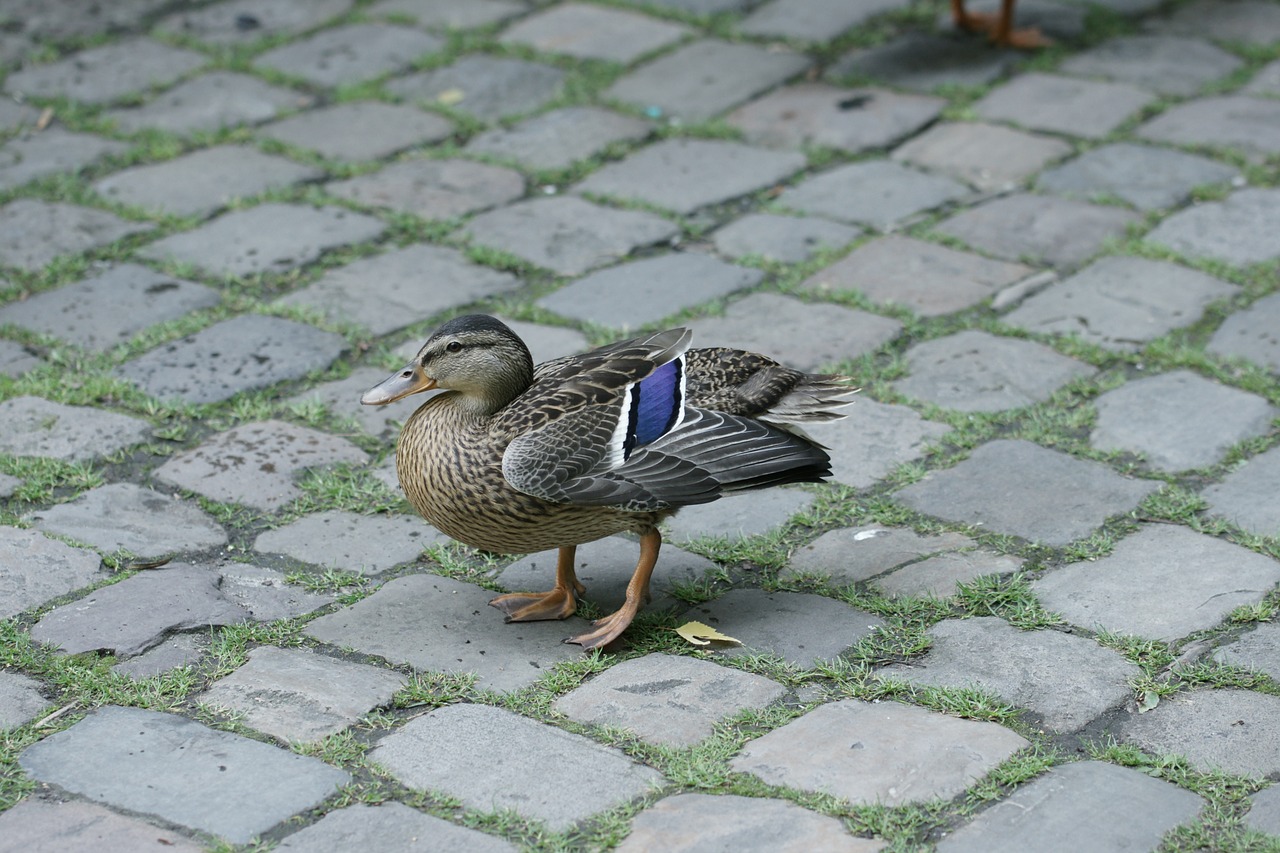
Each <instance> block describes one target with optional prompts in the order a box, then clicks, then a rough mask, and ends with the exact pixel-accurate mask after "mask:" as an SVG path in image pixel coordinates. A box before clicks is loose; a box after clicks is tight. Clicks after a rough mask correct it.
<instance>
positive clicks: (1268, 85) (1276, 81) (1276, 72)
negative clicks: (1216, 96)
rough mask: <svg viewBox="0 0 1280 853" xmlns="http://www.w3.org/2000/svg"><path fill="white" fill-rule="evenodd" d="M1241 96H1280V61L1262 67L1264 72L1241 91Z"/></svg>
mask: <svg viewBox="0 0 1280 853" xmlns="http://www.w3.org/2000/svg"><path fill="white" fill-rule="evenodd" d="M1240 94H1242V95H1272V96H1276V95H1280V59H1277V60H1275V61H1274V62H1269V63H1267V64H1266V65H1264V66H1262V70H1261V71H1259V72H1258V73H1257V74H1255V75H1253V79H1252V80H1250V81H1249V82H1248V83H1247V84H1246V85H1245V86H1243V87H1242V88H1241V89H1240Z"/></svg>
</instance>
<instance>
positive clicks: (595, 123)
mask: <svg viewBox="0 0 1280 853" xmlns="http://www.w3.org/2000/svg"><path fill="white" fill-rule="evenodd" d="M652 130H653V126H652V125H651V124H650V123H649V122H647V121H644V120H642V119H638V118H634V117H632V116H626V115H621V114H619V113H615V112H612V111H610V110H606V109H602V108H600V107H593V106H581V107H561V108H560V109H556V110H551V111H550V112H545V113H542V114H541V115H536V116H533V117H532V118H529V119H525V120H524V121H522V122H520V123H519V124H517V125H515V126H514V127H509V128H507V127H495V128H494V129H492V130H487V131H485V132H484V133H481V134H479V135H477V136H476V137H474V138H473V139H472V140H471V141H470V142H468V143H467V151H470V152H474V153H477V154H492V155H494V156H495V157H504V158H507V159H509V160H515V161H516V162H518V163H520V164H521V165H522V166H526V167H529V168H532V169H567V168H568V167H569V166H571V165H573V164H574V163H576V162H577V161H579V160H582V159H585V158H587V157H590V156H591V155H592V154H595V153H596V152H597V151H600V150H601V149H603V148H605V147H607V146H609V145H611V144H613V143H615V142H633V141H635V140H639V139H644V138H645V137H646V136H648V135H649V134H650V133H651V132H652Z"/></svg>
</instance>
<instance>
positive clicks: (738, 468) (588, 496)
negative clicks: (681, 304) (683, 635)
mask: <svg viewBox="0 0 1280 853" xmlns="http://www.w3.org/2000/svg"><path fill="white" fill-rule="evenodd" d="M692 337H693V336H692V333H691V332H690V331H689V330H688V329H685V328H675V329H668V330H666V331H661V332H656V333H652V334H646V335H642V336H640V337H635V338H632V339H630V340H625V341H621V342H619V343H614V344H610V345H607V346H603V347H600V348H598V349H594V350H591V351H589V352H585V353H582V354H580V355H571V356H565V357H562V358H558V359H554V360H551V361H547V362H544V363H542V364H539V365H537V366H535V365H534V362H533V358H532V356H531V355H530V352H529V348H528V347H527V346H526V345H525V343H524V341H522V340H521V339H520V337H519V336H518V335H517V334H516V333H515V332H514V331H512V330H511V328H510V327H509V326H507V325H506V324H505V323H503V322H502V321H501V320H499V319H497V318H495V317H491V316H488V315H485V314H468V315H464V316H460V317H456V318H454V319H452V320H449V321H448V322H446V323H445V324H444V325H442V326H440V328H439V329H437V330H436V331H435V332H434V333H433V334H432V335H431V336H430V337H429V338H428V339H427V341H426V343H424V344H423V345H422V347H421V348H420V349H419V350H418V353H417V355H416V356H414V358H413V360H412V361H411V362H409V363H408V364H407V365H405V366H404V367H403V368H402V369H401V370H398V371H396V372H395V373H393V374H391V375H390V376H389V377H387V378H386V379H385V380H383V381H382V382H380V383H379V384H377V385H376V386H374V387H373V388H371V389H369V390H368V391H367V392H365V394H364V395H363V396H362V397H361V400H360V402H361V403H362V404H364V405H371V406H379V405H386V404H388V403H392V402H394V401H396V400H400V399H403V398H404V397H407V396H409V395H411V394H418V393H422V392H426V391H432V390H437V389H439V390H441V391H442V393H437V394H436V395H434V396H432V397H431V398H429V399H427V400H426V401H425V402H424V403H423V404H422V405H421V406H419V407H418V408H417V409H416V410H415V411H414V413H413V414H412V415H411V416H410V417H409V418H408V419H407V420H406V421H405V423H404V426H403V428H402V429H401V432H400V436H399V439H398V440H397V443H396V474H397V476H398V478H399V481H400V485H401V487H402V488H403V490H404V493H405V496H406V497H407V498H408V500H409V503H410V504H412V506H413V508H414V509H415V510H416V511H417V512H418V514H420V515H421V516H422V517H423V518H424V519H425V520H426V521H427V522H428V523H430V524H431V525H433V526H434V527H436V528H437V529H438V530H440V531H441V532H443V533H445V534H446V535H448V536H449V537H451V538H453V539H455V540H457V541H459V542H462V543H464V544H466V545H469V546H471V547H472V548H476V549H478V550H481V551H486V552H490V553H496V554H528V553H533V552H538V551H548V550H553V549H554V550H556V551H557V560H556V570H555V583H554V586H553V587H552V588H551V589H550V590H548V591H545V592H513V593H507V594H503V595H499V596H497V597H496V598H494V599H493V600H492V601H490V602H489V603H490V604H491V605H493V606H494V607H496V608H498V609H499V610H501V611H502V612H503V613H504V614H505V621H507V622H526V621H535V620H543V619H565V618H567V617H569V616H571V615H572V614H573V613H574V612H576V610H577V606H578V601H579V598H580V596H582V595H583V594H584V593H585V591H586V590H585V587H584V586H583V584H582V583H581V582H580V581H579V580H578V578H577V577H576V575H575V573H574V556H575V549H576V548H577V546H579V545H582V544H585V543H587V542H592V541H595V540H597V539H603V538H605V537H607V536H613V535H616V534H619V533H630V534H634V535H635V536H636V537H638V539H639V546H640V555H639V559H638V562H637V564H636V568H635V571H634V573H633V574H632V577H631V579H630V582H629V583H628V584H627V588H626V594H625V598H624V601H623V603H622V605H621V606H620V607H619V608H618V609H617V610H615V611H614V612H612V613H610V614H609V615H607V616H605V617H603V618H601V619H598V620H596V621H594V622H592V623H591V625H590V630H588V631H586V632H584V633H582V634H579V635H577V636H572V637H569V638H567V639H566V640H565V642H566V643H575V644H577V645H580V646H582V648H583V649H584V650H591V649H596V648H601V647H604V646H606V645H608V644H609V643H612V642H613V641H615V640H617V639H618V638H619V637H620V636H621V635H622V633H623V632H624V631H625V630H626V629H627V627H628V626H629V625H630V624H631V623H632V621H633V620H634V618H635V616H636V614H637V613H638V612H639V610H640V609H641V607H642V605H643V604H644V603H645V602H647V601H648V599H649V583H650V579H651V577H652V574H653V570H654V567H655V565H656V564H657V561H658V551H659V549H660V547H661V544H662V536H661V533H660V532H659V525H660V524H661V523H662V521H663V520H664V519H666V518H668V517H670V516H671V515H673V514H674V513H676V512H677V511H679V510H680V509H681V508H683V507H686V506H693V505H697V504H705V503H709V502H711V501H715V500H718V499H719V498H721V497H724V496H727V495H733V494H739V493H742V492H749V491H753V490H756V489H763V488H767V487H771V486H779V485H784V484H789V483H814V482H821V481H823V480H825V479H826V478H827V477H828V476H830V473H831V460H830V457H829V455H828V453H827V451H826V449H825V448H823V447H822V446H821V445H819V444H818V443H817V442H815V441H813V440H812V439H810V438H809V437H808V436H806V435H805V434H804V433H803V431H802V429H801V427H800V426H799V425H801V424H805V423H812V422H822V421H829V420H833V419H836V418H839V417H843V415H842V414H840V413H839V412H838V411H837V410H838V409H839V408H840V407H842V406H844V405H846V404H847V403H849V402H851V401H852V400H851V396H852V394H853V393H854V392H855V391H856V390H857V389H854V388H852V386H851V384H850V380H849V379H848V378H847V377H844V376H839V375H835V374H811V373H806V372H804V371H800V370H796V369H794V368H790V367H786V366H784V365H782V364H780V363H779V362H777V361H775V360H774V359H771V358H768V357H766V356H763V355H759V354H757V353H752V352H748V351H745V350H737V349H732V348H726V347H712V348H690V343H691V340H692Z"/></svg>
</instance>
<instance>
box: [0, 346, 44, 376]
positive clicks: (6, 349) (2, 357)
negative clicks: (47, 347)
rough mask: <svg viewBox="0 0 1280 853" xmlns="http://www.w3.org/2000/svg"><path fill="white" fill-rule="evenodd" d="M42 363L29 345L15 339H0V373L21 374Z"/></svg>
mask: <svg viewBox="0 0 1280 853" xmlns="http://www.w3.org/2000/svg"><path fill="white" fill-rule="evenodd" d="M43 363H44V362H43V361H41V360H40V357H39V356H38V355H37V354H36V353H35V351H33V350H32V349H31V348H30V347H26V346H23V345H22V344H20V343H17V342H16V341H0V374H4V375H5V376H21V375H22V374H24V373H26V372H27V371H28V370H32V369H34V368H36V367H39V366H40V365H41V364H43Z"/></svg>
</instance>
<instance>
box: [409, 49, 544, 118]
mask: <svg viewBox="0 0 1280 853" xmlns="http://www.w3.org/2000/svg"><path fill="white" fill-rule="evenodd" d="M563 82H564V72H563V71H561V70H559V69H558V68H552V67H551V66H549V65H542V64H540V63H536V62H525V61H524V60H522V59H506V58H502V57H496V56H483V55H475V54H473V55H469V56H464V57H462V58H461V59H459V60H457V61H456V62H454V63H452V64H450V65H446V66H444V67H443V68H437V69H435V70H433V71H424V72H422V73H419V74H410V75H408V76H407V77H401V78H399V79H397V80H392V81H390V82H389V83H387V84H386V86H385V88H386V89H387V91H389V92H391V93H393V94H395V95H399V96H400V97H402V98H409V99H412V100H418V101H426V102H435V101H438V100H440V99H441V97H442V96H444V98H445V100H447V101H449V102H450V103H449V106H451V107H452V108H453V109H455V110H459V111H461V112H464V113H466V114H467V115H469V116H472V117H474V118H477V119H480V120H481V121H486V122H491V121H495V120H497V119H499V118H501V117H502V116H506V115H515V114H518V113H527V112H532V111H533V110H536V109H537V108H538V107H540V106H542V105H543V104H545V103H546V102H547V101H549V100H551V99H552V98H554V97H555V96H556V95H557V94H559V92H560V87H561V84H562V83H563ZM459 92H460V93H462V99H461V100H458V101H455V100H454V98H456V96H457V93H459Z"/></svg>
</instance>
